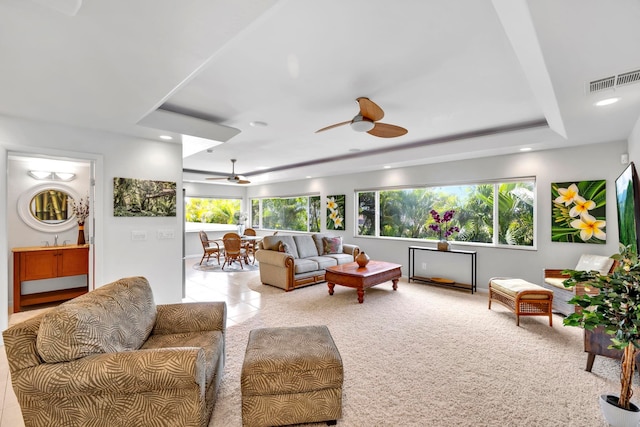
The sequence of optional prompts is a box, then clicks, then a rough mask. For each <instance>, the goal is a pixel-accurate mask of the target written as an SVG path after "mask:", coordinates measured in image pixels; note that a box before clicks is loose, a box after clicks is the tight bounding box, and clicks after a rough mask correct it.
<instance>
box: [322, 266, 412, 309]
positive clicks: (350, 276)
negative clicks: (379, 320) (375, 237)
mask: <svg viewBox="0 0 640 427" xmlns="http://www.w3.org/2000/svg"><path fill="white" fill-rule="evenodd" d="M401 267H402V266H401V265H400V264H393V263H390V262H384V261H373V260H372V261H369V263H368V264H367V265H366V266H365V267H360V266H359V265H358V264H357V263H355V262H350V263H348V264H341V265H335V266H333V267H327V268H326V272H325V276H324V277H325V280H326V281H327V285H328V286H329V295H333V288H334V287H335V286H336V285H342V286H347V287H349V288H355V289H357V290H358V302H359V303H360V304H362V303H363V302H364V290H365V289H367V288H370V287H372V286H375V285H379V284H380V283H384V282H388V281H389V280H391V281H392V282H393V290H394V291H395V290H396V289H398V279H400V276H401V275H402V272H401V270H400V268H401Z"/></svg>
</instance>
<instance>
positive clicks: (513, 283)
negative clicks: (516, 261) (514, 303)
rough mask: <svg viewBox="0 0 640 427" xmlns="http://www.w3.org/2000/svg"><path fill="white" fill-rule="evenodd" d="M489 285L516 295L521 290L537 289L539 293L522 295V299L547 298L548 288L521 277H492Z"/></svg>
mask: <svg viewBox="0 0 640 427" xmlns="http://www.w3.org/2000/svg"><path fill="white" fill-rule="evenodd" d="M491 287H492V288H494V289H496V290H499V291H501V292H503V293H505V294H507V295H511V296H512V297H514V298H515V297H516V295H517V294H518V293H519V292H522V291H539V292H540V293H539V294H527V295H523V298H522V299H549V292H553V291H550V290H549V289H546V288H543V287H542V286H540V285H536V284H535V283H530V282H527V281H526V280H522V279H492V280H491Z"/></svg>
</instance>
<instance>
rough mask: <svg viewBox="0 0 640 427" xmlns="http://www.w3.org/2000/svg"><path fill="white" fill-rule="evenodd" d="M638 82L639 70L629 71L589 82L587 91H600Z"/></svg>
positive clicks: (639, 77) (639, 78) (639, 80)
mask: <svg viewBox="0 0 640 427" xmlns="http://www.w3.org/2000/svg"><path fill="white" fill-rule="evenodd" d="M637 82H640V70H635V71H629V72H627V73H622V74H618V75H615V76H610V77H605V78H603V79H598V80H594V81H592V82H589V93H594V92H600V91H601V90H607V89H615V88H616V87H618V86H624V85H629V84H632V83H637Z"/></svg>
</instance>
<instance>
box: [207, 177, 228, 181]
mask: <svg viewBox="0 0 640 427" xmlns="http://www.w3.org/2000/svg"><path fill="white" fill-rule="evenodd" d="M205 179H206V180H207V181H216V180H220V179H229V178H228V177H226V176H225V177H220V178H205Z"/></svg>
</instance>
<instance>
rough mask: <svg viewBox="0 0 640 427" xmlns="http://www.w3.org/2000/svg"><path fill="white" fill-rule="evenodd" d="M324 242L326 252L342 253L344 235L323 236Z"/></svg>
mask: <svg viewBox="0 0 640 427" xmlns="http://www.w3.org/2000/svg"><path fill="white" fill-rule="evenodd" d="M322 242H323V244H324V253H325V254H339V253H342V237H340V236H338V237H323V238H322Z"/></svg>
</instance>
